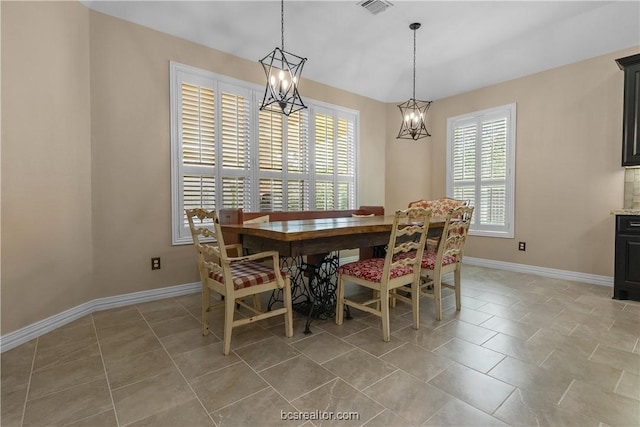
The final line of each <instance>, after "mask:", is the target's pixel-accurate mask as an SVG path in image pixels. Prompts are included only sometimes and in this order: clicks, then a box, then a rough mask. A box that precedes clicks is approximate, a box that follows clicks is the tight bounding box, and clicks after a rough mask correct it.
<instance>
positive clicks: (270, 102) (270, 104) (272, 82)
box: [258, 0, 307, 116]
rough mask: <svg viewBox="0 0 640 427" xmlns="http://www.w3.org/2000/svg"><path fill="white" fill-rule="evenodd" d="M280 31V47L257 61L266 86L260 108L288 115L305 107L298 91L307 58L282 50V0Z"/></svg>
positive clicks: (281, 6)
mask: <svg viewBox="0 0 640 427" xmlns="http://www.w3.org/2000/svg"><path fill="white" fill-rule="evenodd" d="M280 31H281V32H280V34H281V37H280V42H281V45H280V46H281V47H276V48H275V49H273V52H271V53H269V54H268V55H267V56H265V57H264V58H262V59H261V60H260V61H258V62H260V64H262V68H264V72H265V74H266V75H267V86H266V88H265V90H264V98H263V99H262V104H261V105H260V110H269V111H274V112H278V113H282V114H284V115H285V116H288V115H289V114H291V113H295V112H296V111H298V110H302V109H303V108H307V106H306V105H304V102H302V99H301V98H300V93H299V92H298V85H299V84H300V75H301V74H302V67H303V65H304V63H305V62H306V60H307V58H302V57H300V56H298V55H294V54H293V53H290V52H287V51H285V50H284V0H281V2H280Z"/></svg>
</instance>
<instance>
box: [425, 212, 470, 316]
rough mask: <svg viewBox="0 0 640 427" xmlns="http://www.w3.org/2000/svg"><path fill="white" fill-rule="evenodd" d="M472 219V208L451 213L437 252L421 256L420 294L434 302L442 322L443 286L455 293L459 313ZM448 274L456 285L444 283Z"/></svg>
mask: <svg viewBox="0 0 640 427" xmlns="http://www.w3.org/2000/svg"><path fill="white" fill-rule="evenodd" d="M472 215H473V207H459V208H457V209H453V210H451V211H449V213H448V214H447V216H446V220H445V224H444V228H443V229H442V236H441V244H439V245H438V249H437V251H433V250H429V249H427V250H426V251H424V254H423V255H422V263H421V267H422V269H421V273H420V275H421V277H422V286H421V294H422V295H427V296H430V297H433V299H434V300H435V309H436V320H441V319H442V287H443V286H444V287H448V288H453V289H455V294H456V310H460V270H461V268H462V255H463V252H464V246H465V243H466V241H467V235H468V233H469V226H470V224H471V217H472ZM447 273H453V275H454V284H453V285H451V284H447V283H442V275H443V274H447Z"/></svg>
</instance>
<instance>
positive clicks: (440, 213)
mask: <svg viewBox="0 0 640 427" xmlns="http://www.w3.org/2000/svg"><path fill="white" fill-rule="evenodd" d="M464 206H469V200H458V199H452V198H450V197H441V198H439V199H435V200H416V201H415V202H411V203H409V207H410V208H415V207H420V208H425V209H431V212H432V216H434V217H442V218H444V217H446V216H447V214H448V213H449V211H450V210H451V209H456V208H460V207H464Z"/></svg>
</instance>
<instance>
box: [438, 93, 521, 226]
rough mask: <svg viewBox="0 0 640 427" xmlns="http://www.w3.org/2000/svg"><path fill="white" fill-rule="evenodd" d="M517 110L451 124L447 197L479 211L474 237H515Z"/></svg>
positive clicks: (452, 120)
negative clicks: (464, 202)
mask: <svg viewBox="0 0 640 427" xmlns="http://www.w3.org/2000/svg"><path fill="white" fill-rule="evenodd" d="M515 128H516V105H515V104H510V105H505V106H502V107H497V108H491V109H488V110H483V111H478V112H475V113H471V114H466V115H463V116H458V117H451V118H449V119H448V120H447V195H448V196H449V197H453V198H456V199H463V200H470V202H471V206H474V207H475V210H474V213H473V220H472V223H471V228H470V231H469V233H470V234H472V235H476V236H491V237H509V238H510V237H513V216H514V182H515V179H514V177H515V146H516V139H515V135H516V132H515Z"/></svg>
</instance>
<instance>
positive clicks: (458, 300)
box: [453, 264, 462, 311]
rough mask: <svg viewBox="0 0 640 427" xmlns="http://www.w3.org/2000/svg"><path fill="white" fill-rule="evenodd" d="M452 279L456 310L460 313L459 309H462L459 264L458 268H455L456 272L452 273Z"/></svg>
mask: <svg viewBox="0 0 640 427" xmlns="http://www.w3.org/2000/svg"><path fill="white" fill-rule="evenodd" d="M453 277H454V280H455V290H456V310H458V311H460V308H461V307H462V303H461V296H460V295H461V293H462V292H461V288H460V285H461V282H460V264H458V267H457V268H456V270H455V271H454V272H453Z"/></svg>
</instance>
